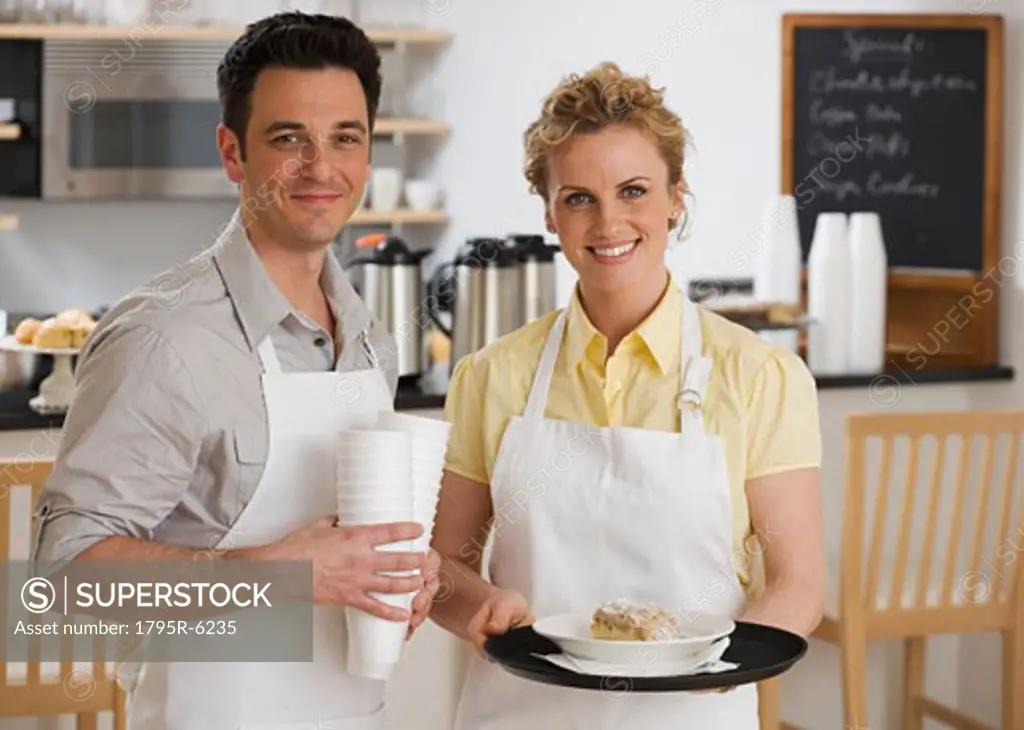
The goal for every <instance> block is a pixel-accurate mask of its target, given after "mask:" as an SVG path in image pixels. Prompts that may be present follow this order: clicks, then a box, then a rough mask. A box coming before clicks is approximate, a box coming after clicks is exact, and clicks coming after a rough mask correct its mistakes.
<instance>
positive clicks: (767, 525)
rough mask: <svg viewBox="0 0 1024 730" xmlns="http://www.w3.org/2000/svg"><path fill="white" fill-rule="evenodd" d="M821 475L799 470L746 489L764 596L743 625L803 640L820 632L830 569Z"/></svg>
mask: <svg viewBox="0 0 1024 730" xmlns="http://www.w3.org/2000/svg"><path fill="white" fill-rule="evenodd" d="M819 484H820V470H819V469H817V468H810V469H796V470H793V471H785V472H780V473H777V474H771V475H768V476H763V477H758V478H756V479H751V480H750V481H748V482H747V484H746V492H747V501H748V503H749V505H750V521H751V525H752V527H753V529H754V531H755V534H756V535H757V536H758V538H759V541H760V545H761V549H762V550H763V553H762V558H763V560H764V571H765V589H764V592H763V593H762V594H761V595H760V596H759V597H758V598H757V599H756V600H755V601H754V602H753V603H752V604H751V605H750V606H748V607H747V610H746V612H745V613H744V615H743V616H742V620H743V621H749V622H752V623H759V624H768V625H771V626H776V627H778V628H781V629H785V630H787V631H792V632H793V633H795V634H799V635H800V636H809V635H810V634H811V633H812V632H813V631H814V629H816V628H817V626H818V624H819V623H820V621H821V617H822V614H823V613H824V609H825V591H826V581H827V575H826V567H825V541H824V536H823V527H822V510H821V492H820V489H819Z"/></svg>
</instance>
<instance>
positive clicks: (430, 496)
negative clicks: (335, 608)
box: [337, 411, 450, 679]
mask: <svg viewBox="0 0 1024 730" xmlns="http://www.w3.org/2000/svg"><path fill="white" fill-rule="evenodd" d="M449 430H450V424H448V423H446V422H445V421H439V420H434V419H431V418H423V417H420V416H413V415H409V414H406V413H394V412H391V411H382V412H381V413H380V414H379V417H378V420H377V426H376V428H375V429H372V430H370V429H361V430H351V431H344V432H343V433H341V435H340V436H339V438H338V443H337V489H338V519H339V521H340V522H341V524H343V525H371V524H382V523H389V522H418V523H419V524H421V525H423V535H422V536H421V537H420V538H419V539H417V540H409V541H404V542H396V543H390V544H388V545H381V546H379V548H378V549H380V550H393V551H398V552H426V551H427V549H428V548H429V547H430V539H431V535H432V534H433V530H434V517H435V515H436V513H437V502H438V498H439V494H440V487H441V473H442V471H443V469H444V457H445V451H446V450H447V447H448V434H449ZM373 597H374V598H376V599H378V600H380V601H382V602H384V603H388V604H390V605H393V606H399V607H401V608H404V609H407V610H408V609H410V607H411V605H412V599H413V597H414V594H412V593H407V594H390V595H385V594H379V595H376V594H375V595H373ZM345 619H346V623H347V624H348V671H349V673H350V674H354V675H358V676H363V677H370V678H373V679H387V678H388V677H390V676H391V672H392V671H393V670H394V668H395V666H396V665H397V664H398V660H399V659H400V658H401V654H402V648H403V646H404V644H405V636H406V633H407V631H408V623H406V622H400V621H387V620H385V619H381V618H377V617H376V616H372V615H370V614H368V613H365V612H363V611H360V610H358V609H355V608H351V607H348V608H346V609H345Z"/></svg>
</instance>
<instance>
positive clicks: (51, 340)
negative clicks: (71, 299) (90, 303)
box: [14, 309, 96, 350]
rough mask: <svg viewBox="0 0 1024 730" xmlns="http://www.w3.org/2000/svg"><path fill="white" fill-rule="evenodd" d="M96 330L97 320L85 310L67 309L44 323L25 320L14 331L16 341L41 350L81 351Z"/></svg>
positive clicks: (32, 319)
mask: <svg viewBox="0 0 1024 730" xmlns="http://www.w3.org/2000/svg"><path fill="white" fill-rule="evenodd" d="M95 329H96V320H94V319H93V318H92V315H90V314H89V313H88V312H86V311H85V310H84V309H66V310H64V311H63V312H61V313H60V314H58V315H56V316H54V317H50V318H49V319H46V320H43V321H40V320H38V319H35V318H33V317H29V318H26V319H23V320H22V321H21V322H20V323H19V324H18V326H17V327H16V328H15V330H14V339H15V340H16V341H17V342H18V344H21V345H29V346H32V347H38V348H40V349H47V350H57V349H60V350H65V349H80V348H81V347H82V345H84V344H85V341H86V340H87V339H89V335H91V334H92V333H93V330H95Z"/></svg>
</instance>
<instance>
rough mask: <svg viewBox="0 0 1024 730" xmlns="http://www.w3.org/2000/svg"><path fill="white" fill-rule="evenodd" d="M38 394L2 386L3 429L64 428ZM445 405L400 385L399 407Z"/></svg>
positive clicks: (0, 419) (433, 396) (0, 423)
mask: <svg viewBox="0 0 1024 730" xmlns="http://www.w3.org/2000/svg"><path fill="white" fill-rule="evenodd" d="M33 395H35V394H34V393H33V392H32V391H30V390H27V389H26V390H11V389H0V431H32V430H36V429H42V430H45V429H50V428H61V427H62V426H63V425H64V414H63V413H57V414H54V415H49V416H43V415H40V414H38V413H36V412H35V411H33V410H32V409H31V408H30V407H29V405H28V402H29V400H30V399H31V398H32V396H33ZM440 408H444V396H443V395H436V394H429V393H424V392H423V391H421V390H419V389H418V388H415V387H400V388H399V389H398V394H397V396H396V397H395V410H399V411H411V410H427V409H440Z"/></svg>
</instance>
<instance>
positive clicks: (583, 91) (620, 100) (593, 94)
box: [523, 62, 690, 233]
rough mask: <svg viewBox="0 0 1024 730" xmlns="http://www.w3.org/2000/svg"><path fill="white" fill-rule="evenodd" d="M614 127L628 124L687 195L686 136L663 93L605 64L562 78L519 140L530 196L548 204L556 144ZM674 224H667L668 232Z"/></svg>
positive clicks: (646, 81)
mask: <svg viewBox="0 0 1024 730" xmlns="http://www.w3.org/2000/svg"><path fill="white" fill-rule="evenodd" d="M615 124H629V125H632V126H634V127H636V128H637V129H639V130H640V131H642V132H644V133H646V134H647V135H648V136H649V137H650V138H651V139H652V140H653V141H654V142H655V144H657V145H658V150H659V151H660V152H661V158H662V159H663V160H664V161H665V164H666V165H667V166H668V182H669V185H670V186H675V185H676V184H677V183H679V182H682V183H683V190H684V195H688V194H689V192H690V190H689V187H688V186H687V185H686V180H685V178H684V176H683V163H684V162H685V159H684V150H685V147H686V141H687V137H688V135H687V131H686V128H685V127H684V126H683V122H682V120H681V119H680V118H679V116H678V115H676V114H675V112H673V111H671V110H670V109H668V108H667V107H666V106H665V102H664V89H660V88H655V87H654V86H652V85H651V83H650V81H649V80H648V79H647V78H642V77H639V76H630V75H627V74H624V73H623V72H622V69H620V68H619V66H618V65H617V64H615V63H610V62H609V63H602V64H601V65H599V66H597V67H595V68H593V69H590V70H589V71H587V72H586V73H584V74H582V75H580V74H572V75H571V76H569V77H567V78H565V79H563V80H562V82H561V83H559V85H558V86H557V87H556V88H555V90H554V91H552V92H551V93H550V94H549V95H548V96H547V98H545V99H544V106H543V108H542V110H541V114H540V117H539V118H538V119H537V120H536V121H534V122H533V123H532V124H530V126H529V127H527V129H526V132H525V134H524V135H523V142H524V146H525V148H526V164H525V169H524V172H525V174H526V180H527V182H528V183H529V184H530V192H533V193H536V194H537V195H540V196H541V197H542V198H543V199H544V200H545V201H547V200H548V192H549V191H548V186H547V183H548V162H549V160H550V159H551V155H552V153H553V152H554V150H556V149H557V148H558V147H559V146H560V145H561V144H563V143H564V142H565V141H566V140H568V139H569V138H570V137H572V136H573V135H576V134H590V133H594V132H599V131H601V130H602V129H605V128H606V127H610V126H612V125H615ZM685 217H686V213H684V219H685ZM684 222H685V221H684ZM678 223H679V221H676V220H672V221H669V225H670V227H673V228H674V227H675V226H676V225H677V224H678ZM680 233H682V231H681V230H680Z"/></svg>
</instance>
